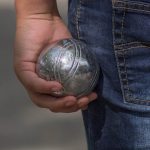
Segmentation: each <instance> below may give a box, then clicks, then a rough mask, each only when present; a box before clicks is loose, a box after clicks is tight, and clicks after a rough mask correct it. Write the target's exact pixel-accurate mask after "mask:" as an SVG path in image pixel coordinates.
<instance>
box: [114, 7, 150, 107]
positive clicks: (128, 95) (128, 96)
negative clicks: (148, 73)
mask: <svg viewBox="0 0 150 150" xmlns="http://www.w3.org/2000/svg"><path fill="white" fill-rule="evenodd" d="M123 8H124V10H122V11H124V15H123V16H122V27H121V40H122V41H123V28H124V17H125V14H126V13H125V12H126V9H127V8H126V7H123ZM115 16H116V13H115V9H113V16H112V17H113V19H112V24H113V30H112V32H113V36H114V40H113V46H114V50H115V56H116V61H117V67H118V72H119V78H120V84H121V89H122V94H123V99H124V102H133V103H136V104H143V103H144V104H148V105H149V104H150V100H143V99H138V98H134V97H133V94H132V92H131V90H130V87H129V84H128V77H127V76H128V74H127V69H126V63H125V51H127V50H129V49H132V48H138V47H148V48H150V46H147V45H137V46H132V47H129V48H126V49H124V48H123V47H122V48H119V49H118V48H117V47H118V46H123V45H125V46H126V45H129V44H134V43H135V44H142V43H141V42H138V41H135V42H130V43H126V44H123V43H122V42H121V44H116V43H115V28H116V27H115V26H116V25H115ZM144 43H145V42H144ZM148 45H149V43H148ZM119 52H122V54H121V55H120V56H119ZM119 57H122V58H123V62H122V63H123V68H121V67H122V66H121V62H119V60H118V59H119ZM122 74H125V78H123V77H121V75H122ZM125 86H126V87H125Z"/></svg>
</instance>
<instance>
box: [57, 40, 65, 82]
mask: <svg viewBox="0 0 150 150" xmlns="http://www.w3.org/2000/svg"><path fill="white" fill-rule="evenodd" d="M66 45H68V43H65V44H64V46H63V47H60V50H59V51H60V53H59V54H58V56H57V58H56V59H55V63H54V64H55V65H54V76H55V80H58V81H59V82H61V79H60V78H59V76H58V70H59V68H58V66H57V65H58V63H59V58H60V57H61V55H62V53H63V52H64V47H65V46H66Z"/></svg>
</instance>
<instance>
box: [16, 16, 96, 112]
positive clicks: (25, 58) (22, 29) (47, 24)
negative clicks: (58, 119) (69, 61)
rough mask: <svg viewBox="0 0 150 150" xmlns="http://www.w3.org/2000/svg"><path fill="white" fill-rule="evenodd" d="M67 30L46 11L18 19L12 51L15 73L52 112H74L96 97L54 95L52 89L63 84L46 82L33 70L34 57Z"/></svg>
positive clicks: (57, 89) (41, 105)
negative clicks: (51, 93) (45, 12)
mask: <svg viewBox="0 0 150 150" xmlns="http://www.w3.org/2000/svg"><path fill="white" fill-rule="evenodd" d="M70 37H71V35H70V32H69V31H68V29H67V27H66V26H65V24H64V23H63V21H62V20H61V18H60V17H59V16H54V17H52V18H51V17H49V15H47V14H35V15H29V16H26V17H24V18H21V19H18V20H17V28H16V40H15V50H14V68H15V72H16V75H17V76H18V78H19V80H20V81H21V82H22V84H23V85H24V87H25V88H26V90H27V92H28V94H29V96H30V98H31V100H32V101H33V102H34V103H35V104H36V105H37V106H39V107H42V108H48V109H50V110H51V111H52V112H75V111H77V110H79V109H85V108H87V105H88V103H90V102H91V101H93V100H94V99H96V97H97V94H96V93H91V94H89V95H87V96H84V97H82V98H80V99H78V100H77V98H76V97H74V96H65V97H62V98H56V97H53V96H51V95H50V92H51V91H59V90H60V89H61V87H62V85H61V84H60V83H58V82H56V81H45V80H43V79H41V78H39V77H38V75H37V74H36V72H35V66H36V61H37V58H38V56H39V54H40V52H41V51H42V49H43V48H44V47H45V46H46V45H48V44H51V43H53V42H54V41H57V40H60V39H64V38H70Z"/></svg>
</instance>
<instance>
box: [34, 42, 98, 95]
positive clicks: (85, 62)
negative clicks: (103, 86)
mask: <svg viewBox="0 0 150 150" xmlns="http://www.w3.org/2000/svg"><path fill="white" fill-rule="evenodd" d="M36 72H37V74H38V75H39V76H40V77H41V78H43V79H45V80H48V81H58V82H59V83H61V84H62V85H63V89H62V90H61V91H59V92H52V93H50V94H51V95H53V96H56V97H61V96H67V95H73V96H76V97H82V96H85V95H87V94H89V93H90V92H92V90H93V89H94V87H95V86H96V84H97V81H98V78H99V73H100V69H99V65H98V63H97V61H96V56H95V54H94V53H92V52H91V51H90V50H89V48H88V47H87V46H86V45H85V44H84V43H83V42H80V41H78V40H75V39H64V40H60V41H58V42H56V43H54V44H52V45H50V46H48V47H46V48H45V50H43V51H42V53H41V54H40V56H39V59H38V61H37V65H36Z"/></svg>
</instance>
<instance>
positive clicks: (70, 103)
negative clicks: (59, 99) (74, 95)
mask: <svg viewBox="0 0 150 150" xmlns="http://www.w3.org/2000/svg"><path fill="white" fill-rule="evenodd" d="M73 105H74V102H67V103H66V106H67V107H70V106H73Z"/></svg>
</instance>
